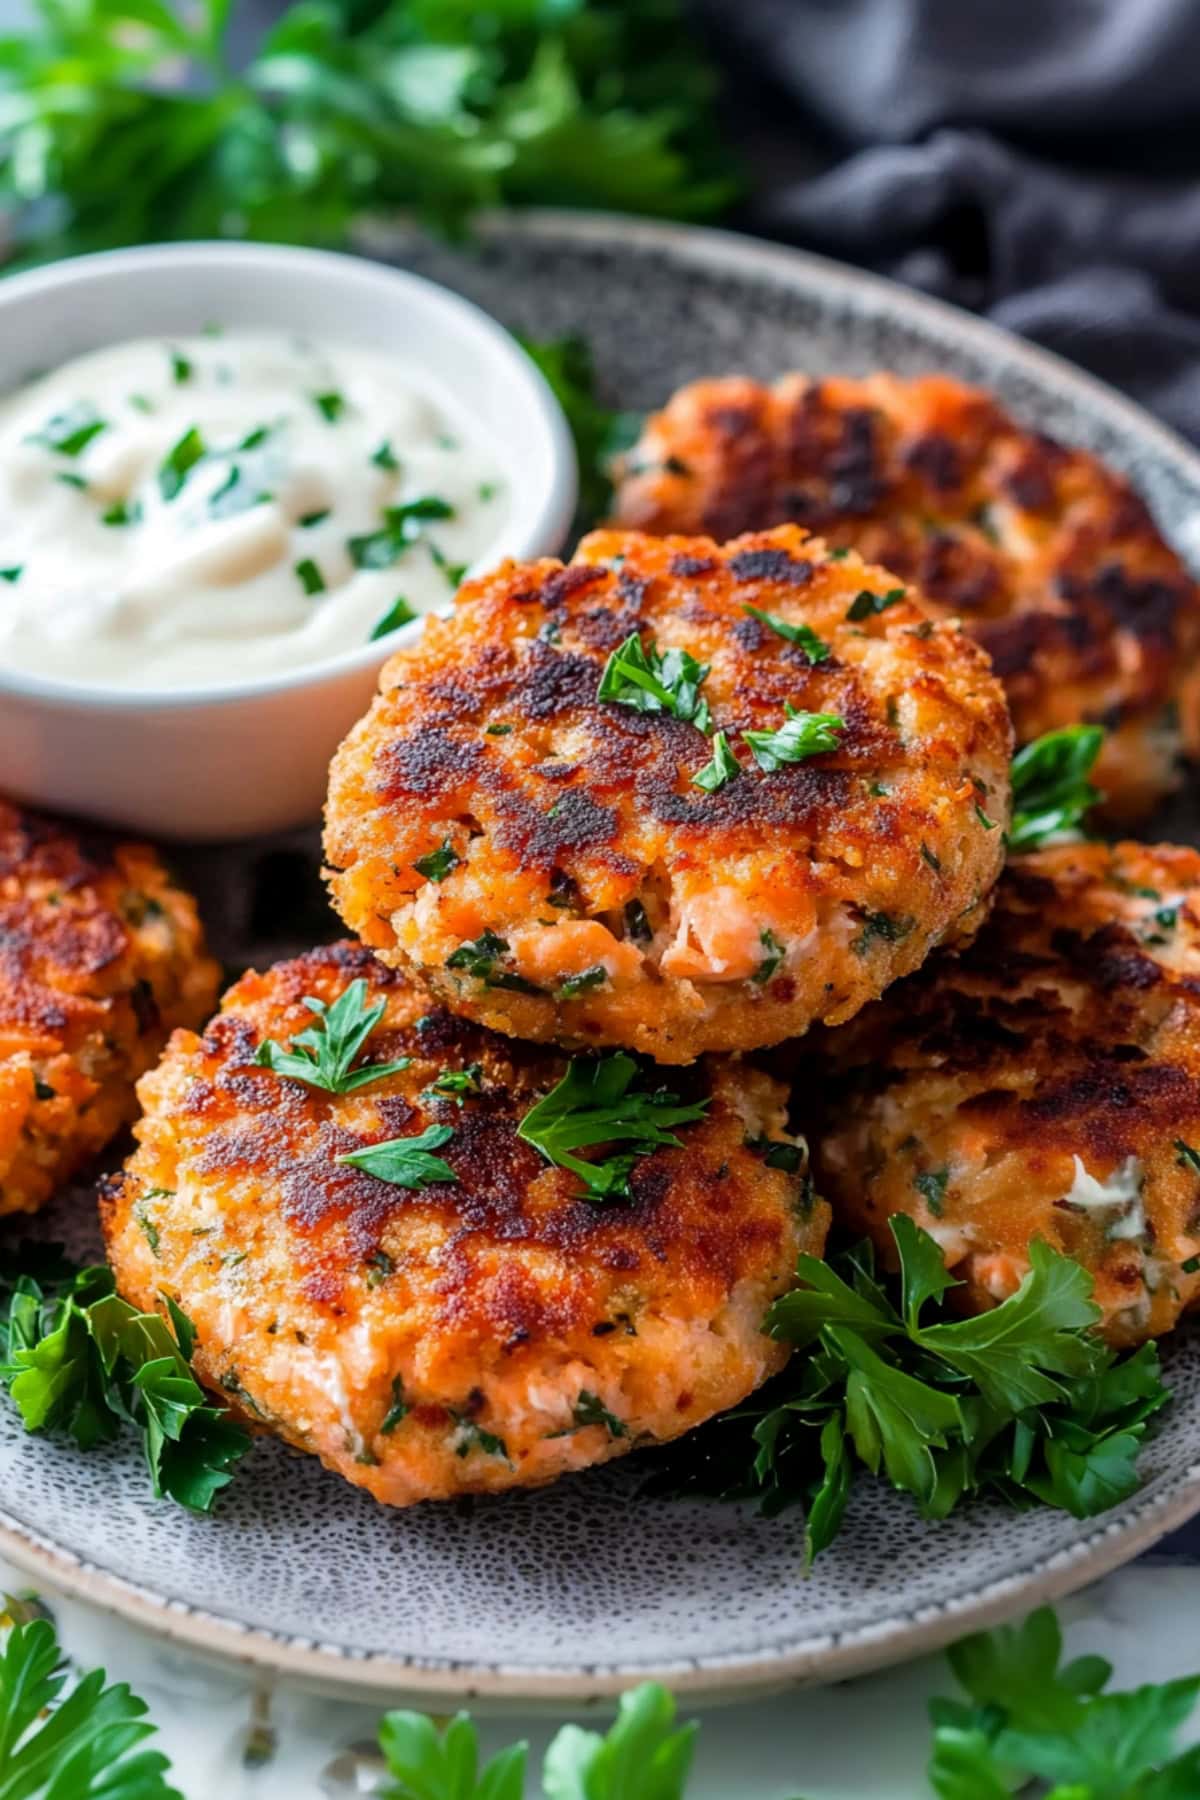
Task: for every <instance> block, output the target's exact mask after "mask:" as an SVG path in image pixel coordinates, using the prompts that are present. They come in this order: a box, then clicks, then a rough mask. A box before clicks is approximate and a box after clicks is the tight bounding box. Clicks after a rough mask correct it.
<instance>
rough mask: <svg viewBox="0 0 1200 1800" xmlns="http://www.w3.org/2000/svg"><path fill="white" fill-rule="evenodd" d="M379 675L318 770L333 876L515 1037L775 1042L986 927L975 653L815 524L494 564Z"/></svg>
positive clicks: (362, 927)
mask: <svg viewBox="0 0 1200 1800" xmlns="http://www.w3.org/2000/svg"><path fill="white" fill-rule="evenodd" d="M806 644H807V647H806ZM660 659H661V660H660ZM688 659H694V661H690V662H689V660H688ZM655 668H657V669H658V670H659V675H658V676H657V677H656V676H655V675H654V673H653V671H654V669H655ZM630 671H632V673H630ZM648 672H649V673H648ZM654 680H658V681H659V694H660V695H661V693H662V691H663V689H664V684H671V683H674V687H673V690H672V693H673V695H674V696H675V697H674V698H673V699H672V704H673V705H674V706H675V707H676V709H677V710H676V711H675V712H672V711H670V710H666V709H665V707H664V709H663V710H657V711H655V710H639V708H638V704H637V703H639V702H640V703H645V702H646V701H647V700H649V701H650V703H651V705H658V704H659V703H660V702H659V699H657V698H656V697H655V694H654V693H653V692H651V693H650V694H647V689H646V683H647V681H650V682H651V683H652V682H653V681H654ZM614 682H615V683H616V684H617V686H618V690H619V697H605V698H603V699H602V698H600V697H599V696H600V694H601V692H602V691H603V692H604V693H605V695H606V696H608V695H610V694H612V692H613V688H614ZM380 687H381V692H380V695H379V697H378V698H377V699H376V701H375V703H374V705H373V706H372V708H371V710H370V712H369V713H368V714H367V716H366V717H365V718H364V719H363V720H361V721H360V723H359V724H358V725H357V726H356V727H355V729H354V730H353V731H352V732H351V734H350V736H349V737H348V738H347V740H346V742H345V743H344V744H343V745H342V748H341V749H340V751H339V752H338V754H337V756H336V757H335V759H334V762H333V766H332V769H331V772H330V788H329V802H328V807H327V812H326V820H327V829H326V839H325V847H326V856H327V859H328V862H329V863H330V865H331V874H330V882H331V886H332V890H333V898H334V904H335V906H336V907H337V909H338V911H339V912H340V913H341V915H342V917H343V919H345V921H346V923H347V924H348V925H349V926H350V927H351V928H352V929H353V930H354V931H356V932H357V933H358V935H359V936H360V937H361V938H363V940H364V941H365V942H366V943H368V944H370V945H372V946H373V947H374V948H375V949H376V950H378V952H379V953H380V955H381V956H382V957H383V958H384V960H385V961H389V962H393V963H395V964H397V965H399V966H402V967H406V968H408V969H411V970H414V971H416V972H418V973H419V974H420V975H421V976H422V977H423V978H424V979H425V981H426V982H427V983H428V984H429V986H430V987H431V988H432V989H433V990H434V991H435V992H436V993H437V994H438V996H439V997H440V998H441V999H442V1000H444V1001H445V1003H446V1005H448V1006H450V1007H451V1008H453V1010H454V1011H456V1012H459V1013H463V1014H466V1015H467V1016H469V1017H472V1018H476V1019H479V1020H480V1021H481V1022H482V1023H483V1024H486V1025H488V1026H491V1027H493V1028H494V1029H496V1030H500V1031H508V1032H511V1033H512V1034H513V1035H514V1036H517V1037H523V1038H531V1039H534V1040H537V1041H544V1040H548V1039H552V1040H555V1041H559V1042H564V1043H570V1044H576V1045H579V1044H593V1045H598V1044H624V1045H628V1046H630V1047H631V1048H633V1049H635V1050H639V1051H645V1052H648V1053H649V1054H650V1055H652V1056H654V1057H656V1058H657V1059H658V1060H659V1061H662V1062H685V1061H688V1060H690V1059H691V1058H693V1057H695V1056H698V1055H700V1054H701V1053H702V1052H705V1051H709V1050H731V1049H750V1048H754V1047H757V1046H761V1045H765V1044H770V1043H776V1042H778V1041H780V1040H781V1039H782V1038H784V1037H787V1036H790V1035H794V1034H796V1033H798V1032H802V1031H804V1030H805V1029H806V1028H807V1027H808V1026H809V1025H810V1024H811V1023H812V1022H813V1020H815V1019H825V1020H831V1021H835V1020H841V1019H844V1018H847V1017H848V1016H849V1015H850V1014H851V1013H853V1012H855V1011H856V1010H857V1009H858V1007H860V1006H861V1005H862V1004H863V1003H864V1002H865V1001H867V1000H869V999H871V998H873V997H874V996H875V995H876V994H878V993H880V992H881V991H882V990H883V988H885V987H886V986H887V984H888V982H890V981H892V980H894V979H895V978H896V977H897V976H898V975H903V974H906V973H908V971H909V970H911V969H913V968H915V967H916V966H917V965H918V964H919V963H920V962H921V961H922V960H923V959H924V957H925V956H926V954H927V952H928V951H929V949H930V948H931V946H933V945H934V944H938V943H942V942H955V941H957V940H958V939H960V938H962V937H964V936H966V935H968V934H969V933H970V932H971V931H973V930H974V929H975V927H976V925H977V924H978V922H979V920H980V918H981V917H982V913H983V909H984V907H985V906H986V901H987V895H988V892H989V890H990V888H991V886H992V884H993V882H994V880H995V878H996V875H997V873H998V871H999V866H1000V861H1001V857H1002V853H1003V846H1002V838H1003V828H1004V826H1005V824H1006V822H1007V818H1008V807H1009V792H1008V779H1009V778H1008V761H1009V755H1010V744H1011V737H1010V727H1009V721H1008V715H1007V713H1006V711H1005V707H1004V701H1003V695H1002V693H1001V691H1000V687H999V684H998V683H997V682H996V681H995V679H994V678H993V677H992V675H991V673H990V671H989V669H988V666H987V659H986V657H984V656H983V655H982V653H981V652H980V651H979V649H978V648H977V646H976V645H974V644H972V643H971V642H970V640H969V639H968V638H966V637H965V636H964V635H963V634H962V633H961V632H960V631H959V630H958V629H957V627H956V626H955V625H953V624H951V623H948V622H944V621H943V622H939V623H935V622H934V621H933V620H932V619H930V617H929V616H928V614H927V613H926V611H925V610H924V608H923V607H922V606H921V605H920V603H919V602H918V601H917V600H916V599H915V598H914V597H913V596H912V595H910V594H908V593H907V592H906V591H905V589H904V588H903V587H902V586H899V585H897V584H896V582H895V581H894V580H893V578H892V577H891V576H890V575H889V574H888V573H887V572H886V571H885V570H883V569H878V568H873V567H870V566H869V565H867V564H865V563H863V562H861V561H860V559H859V558H858V557H857V556H856V555H853V554H847V555H844V556H842V557H840V558H837V557H834V558H831V557H830V556H829V555H828V554H827V553H826V551H825V549H824V547H823V546H822V545H821V544H820V543H819V542H816V541H814V540H811V539H809V538H808V536H807V534H806V533H805V532H803V531H800V530H798V529H797V528H796V527H795V526H785V527H783V528H781V529H780V530H778V531H774V532H763V533H759V534H757V535H754V536H749V537H744V538H740V539H738V540H737V541H736V542H734V543H731V544H726V545H724V546H718V545H717V544H715V543H713V542H711V540H709V539H705V538H667V539H658V538H649V537H642V536H637V535H633V534H628V533H620V532H595V533H593V534H592V535H591V536H590V537H588V538H586V539H585V540H584V542H583V543H582V544H581V546H580V548H579V551H578V553H577V555H576V557H575V559H574V561H573V562H571V563H570V564H568V565H567V566H566V567H565V568H564V567H563V566H562V564H560V563H558V562H552V561H549V560H547V561H544V562H539V563H533V564H528V565H517V564H513V563H509V564H506V565H505V566H503V567H502V568H500V569H498V570H497V571H496V572H495V573H494V574H492V575H489V576H486V577H484V578H483V579H482V580H479V581H473V582H468V583H467V585H466V586H465V587H464V588H463V590H462V592H461V594H460V596H459V599H458V603H457V606H456V608H455V612H454V615H453V617H452V618H450V619H447V620H431V621H430V623H429V624H428V626H427V627H426V630H425V633H424V635H423V637H422V638H421V640H420V642H419V643H418V644H417V645H415V646H414V647H413V648H412V649H410V650H405V651H403V652H401V653H400V654H399V655H397V656H395V657H393V658H392V660H391V662H390V663H388V664H387V666H386V668H385V669H384V671H383V674H382V676H381V677H380ZM630 702H633V704H631V703H630ZM796 713H799V714H800V715H812V717H806V716H800V717H797V716H794V715H795V714H796ZM709 714H710V715H711V716H706V715H709ZM680 715H690V716H680Z"/></svg>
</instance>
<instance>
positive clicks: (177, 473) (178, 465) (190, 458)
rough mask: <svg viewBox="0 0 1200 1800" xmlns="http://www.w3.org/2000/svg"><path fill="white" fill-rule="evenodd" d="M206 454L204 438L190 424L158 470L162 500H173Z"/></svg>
mask: <svg viewBox="0 0 1200 1800" xmlns="http://www.w3.org/2000/svg"><path fill="white" fill-rule="evenodd" d="M207 454H208V452H207V450H206V449H205V445H204V439H203V438H202V437H201V435H200V433H199V431H198V430H197V428H196V427H195V426H194V425H192V426H190V427H189V428H188V430H187V431H185V432H184V434H183V436H182V437H181V438H180V439H179V440H178V442H177V443H175V444H173V445H172V447H171V449H170V450H169V451H168V452H167V454H166V456H165V458H164V459H163V461H162V463H161V464H160V465H159V470H158V491H159V493H160V494H161V495H162V497H163V499H164V500H174V499H176V498H177V497H178V495H179V494H180V493H181V492H182V491H183V484H184V482H185V481H186V480H187V478H188V476H189V475H190V473H191V471H192V470H193V469H194V468H195V466H196V464H197V463H198V462H201V461H203V459H204V457H205V456H206V455H207Z"/></svg>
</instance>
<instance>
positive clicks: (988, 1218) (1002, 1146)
mask: <svg viewBox="0 0 1200 1800" xmlns="http://www.w3.org/2000/svg"><path fill="white" fill-rule="evenodd" d="M813 1056H814V1060H813V1062H812V1064H811V1065H810V1066H808V1067H807V1069H806V1072H805V1073H804V1074H803V1075H801V1077H800V1082H799V1087H798V1091H800V1092H805V1093H812V1094H818V1095H819V1110H817V1109H814V1111H813V1113H812V1116H811V1118H810V1119H809V1120H806V1121H805V1122H806V1123H808V1124H809V1126H810V1128H811V1129H812V1131H813V1132H814V1134H815V1142H814V1159H815V1166H816V1172H817V1180H818V1183H819V1184H820V1185H821V1187H822V1192H824V1193H827V1194H828V1196H829V1198H830V1200H831V1202H832V1203H833V1206H834V1211H835V1216H837V1217H839V1218H840V1219H841V1220H842V1221H843V1222H845V1223H847V1224H849V1225H850V1226H851V1227H852V1228H854V1229H855V1230H859V1231H865V1232H867V1233H869V1234H870V1236H871V1237H872V1238H873V1239H874V1240H875V1242H876V1244H877V1245H878V1246H879V1248H880V1249H881V1250H882V1251H884V1253H885V1254H887V1253H889V1252H890V1251H891V1250H892V1240H891V1234H890V1232H889V1231H888V1229H887V1220H888V1217H889V1216H890V1215H891V1214H893V1213H900V1212H903V1213H908V1214H909V1215H910V1216H911V1217H912V1218H913V1219H915V1220H916V1222H917V1224H918V1225H921V1226H923V1227H924V1229H925V1230H926V1231H928V1232H930V1233H931V1234H932V1235H933V1236H934V1237H935V1238H936V1239H937V1241H938V1243H939V1244H940V1245H941V1246H942V1249H943V1251H944V1253H945V1258H946V1263H947V1265H948V1267H949V1268H950V1269H951V1270H952V1271H953V1272H954V1274H955V1275H957V1276H958V1277H959V1278H960V1279H961V1280H962V1281H963V1282H964V1283H965V1284H966V1285H965V1288H964V1289H963V1290H961V1293H960V1296H959V1297H960V1298H961V1299H963V1300H964V1301H965V1302H966V1304H968V1305H969V1306H970V1307H971V1308H973V1309H980V1308H984V1307H987V1306H990V1305H991V1304H992V1303H993V1302H994V1301H997V1300H1001V1299H1004V1298H1005V1297H1006V1296H1007V1295H1008V1294H1010V1293H1012V1292H1013V1291H1014V1289H1015V1288H1016V1287H1017V1285H1018V1284H1019V1282H1020V1280H1021V1278H1022V1276H1023V1275H1024V1274H1025V1272H1026V1270H1027V1269H1028V1267H1029V1258H1028V1246H1029V1243H1030V1241H1031V1240H1032V1239H1034V1238H1042V1239H1044V1240H1045V1241H1046V1242H1047V1243H1048V1244H1050V1245H1052V1246H1053V1247H1054V1248H1055V1249H1056V1250H1061V1251H1064V1252H1065V1253H1067V1254H1068V1255H1070V1256H1073V1257H1076V1258H1077V1259H1078V1260H1079V1261H1080V1262H1081V1263H1083V1265H1084V1266H1085V1267H1086V1268H1087V1269H1089V1270H1090V1271H1091V1273H1092V1274H1093V1276H1094V1278H1095V1283H1096V1296H1095V1297H1096V1299H1097V1301H1098V1303H1099V1304H1100V1306H1101V1307H1102V1309H1103V1313H1104V1329H1105V1331H1106V1333H1107V1335H1108V1336H1109V1337H1110V1338H1111V1339H1112V1341H1113V1342H1114V1343H1118V1344H1132V1343H1137V1342H1139V1341H1141V1340H1142V1339H1144V1338H1147V1337H1153V1336H1155V1335H1157V1334H1158V1333H1159V1332H1162V1331H1165V1330H1167V1329H1168V1328H1169V1327H1170V1326H1172V1325H1174V1324H1175V1323H1176V1322H1177V1320H1178V1319H1179V1316H1180V1314H1181V1313H1182V1312H1183V1311H1184V1310H1185V1308H1187V1307H1189V1306H1191V1305H1192V1304H1193V1303H1194V1302H1195V1300H1196V1298H1197V1296H1198V1295H1200V1263H1197V1267H1196V1268H1193V1267H1192V1264H1193V1263H1194V1262H1196V1260H1197V1258H1198V1257H1200V853H1198V852H1197V851H1195V850H1190V849H1175V848H1173V847H1171V846H1169V845H1159V846H1156V847H1147V846H1144V845H1141V844H1118V845H1115V846H1112V847H1110V846H1107V845H1103V844H1084V845H1069V846H1065V847H1062V848H1057V849H1052V850H1043V851H1040V852H1038V853H1036V854H1034V855H1031V856H1024V857H1020V858H1017V859H1015V860H1014V861H1013V862H1012V863H1011V864H1010V865H1009V867H1008V869H1007V870H1006V872H1005V875H1004V879H1003V881H1002V882H1001V884H1000V887H999V890H998V892H997V898H996V902H995V907H994V909H993V912H992V914H991V917H990V919H989V921H988V924H987V925H986V926H985V928H984V929H983V931H981V932H980V934H979V937H978V938H977V939H976V941H975V943H974V944H973V945H972V946H971V948H970V949H969V950H966V951H964V952H963V953H962V954H961V955H958V956H943V957H939V958H937V959H936V960H934V961H931V962H930V963H928V964H927V965H926V967H925V968H924V969H923V970H922V971H921V972H920V974H919V975H916V976H914V977H913V978H912V979H911V980H909V981H906V982H902V983H900V984H899V985H898V986H897V987H896V988H894V989H893V990H892V992H891V993H889V994H888V995H887V996H886V997H885V999H884V1000H882V1001H881V1002H880V1003H879V1004H878V1005H877V1006H873V1007H870V1008H868V1009H867V1010H866V1011H865V1012H863V1013H861V1014H860V1015H859V1017H858V1018H857V1019H855V1020H854V1021H853V1023H852V1024H850V1025H847V1026H845V1027H843V1028H842V1029H841V1030H840V1031H835V1032H830V1033H829V1034H827V1035H823V1036H822V1039H821V1041H820V1043H819V1044H818V1045H816V1046H815V1047H814V1052H813Z"/></svg>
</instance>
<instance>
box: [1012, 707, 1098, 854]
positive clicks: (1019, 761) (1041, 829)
mask: <svg viewBox="0 0 1200 1800" xmlns="http://www.w3.org/2000/svg"><path fill="white" fill-rule="evenodd" d="M1103 743H1104V727H1103V726H1102V725H1068V726H1067V727H1066V728H1065V729H1064V730H1062V731H1048V732H1047V733H1046V734H1045V736H1044V737H1040V738H1035V739H1034V741H1033V743H1032V744H1026V746H1025V748H1024V749H1023V750H1018V752H1017V754H1016V755H1015V756H1014V757H1013V765H1012V784H1013V815H1012V824H1011V826H1010V827H1009V832H1008V847H1009V849H1010V850H1011V851H1021V850H1036V849H1037V848H1038V847H1039V846H1040V845H1042V844H1069V843H1074V842H1076V841H1077V840H1078V839H1079V838H1080V837H1081V836H1082V835H1083V834H1082V831H1081V829H1080V827H1081V826H1082V823H1083V818H1084V815H1085V813H1086V812H1087V811H1088V809H1089V807H1092V806H1094V805H1095V803H1096V801H1097V800H1099V799H1101V798H1102V796H1101V794H1100V791H1099V789H1098V788H1095V787H1093V786H1092V783H1091V781H1090V780H1089V777H1090V775H1091V773H1092V770H1093V769H1094V768H1095V766H1096V758H1097V757H1098V756H1099V754H1100V749H1101V746H1102V744H1103Z"/></svg>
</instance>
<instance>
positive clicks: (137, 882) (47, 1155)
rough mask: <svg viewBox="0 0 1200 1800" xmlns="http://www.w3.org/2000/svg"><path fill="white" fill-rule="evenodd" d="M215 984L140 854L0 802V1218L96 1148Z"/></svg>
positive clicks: (198, 1014)
mask: <svg viewBox="0 0 1200 1800" xmlns="http://www.w3.org/2000/svg"><path fill="white" fill-rule="evenodd" d="M218 985H219V971H218V969H217V965H216V963H215V962H213V961H212V960H211V959H210V958H209V957H208V956H206V955H205V951H204V937H203V933H202V931H201V927H200V922H199V919H198V917H197V914H196V905H195V902H194V900H193V899H192V898H191V896H190V895H189V894H185V893H184V892H183V891H182V890H181V889H180V888H178V887H177V886H176V885H175V884H174V882H173V881H172V880H171V878H170V876H169V875H168V874H167V872H166V870H165V869H164V868H163V866H162V864H161V862H160V861H159V860H158V858H157V856H156V855H155V854H154V852H153V851H152V850H150V849H147V848H146V847H145V846H144V845H140V844H120V843H114V842H110V841H108V840H106V839H104V838H103V837H101V836H100V835H99V834H98V833H94V832H89V833H86V834H79V833H76V832H74V831H72V830H69V829H68V828H67V827H66V826H63V825H61V824H57V823H55V822H53V821H51V820H48V819H43V818H40V817H38V816H37V815H35V814H33V813H30V812H25V811H22V810H21V809H20V808H18V807H16V806H12V805H10V804H9V803H8V802H6V801H3V800H0V1213H17V1212H34V1211H36V1209H37V1208H38V1207H39V1206H41V1205H42V1204H43V1202H45V1201H46V1200H48V1199H49V1198H50V1196H51V1194H52V1193H53V1192H54V1190H55V1188H56V1187H58V1186H59V1185H61V1184H62V1183H63V1182H65V1181H67V1180H69V1179H70V1177H71V1176H72V1175H73V1174H75V1173H76V1172H77V1170H79V1169H80V1168H81V1167H82V1166H83V1165H84V1164H85V1163H86V1162H87V1161H89V1159H90V1158H92V1157H94V1156H96V1155H97V1154H98V1153H99V1152H100V1151H101V1150H103V1148H104V1146H105V1145H106V1144H107V1143H108V1142H109V1140H110V1139H111V1138H112V1137H113V1136H114V1134H115V1133H116V1132H117V1131H118V1130H119V1129H120V1127H121V1126H122V1125H125V1124H127V1123H128V1122H129V1120H130V1119H132V1118H133V1117H134V1115H135V1114H136V1112H137V1102H136V1099H135V1097H134V1083H135V1081H136V1080H137V1077H138V1076H139V1075H140V1074H141V1073H142V1072H143V1070H145V1069H147V1068H149V1066H150V1064H151V1063H153V1062H154V1061H155V1059H156V1058H157V1056H158V1054H159V1052H160V1051H161V1050H162V1047H163V1045H164V1044H165V1043H166V1041H167V1038H168V1037H169V1035H170V1033H171V1031H172V1030H173V1029H174V1027H175V1026H176V1025H199V1024H201V1023H202V1022H203V1021H204V1019H206V1018H207V1016H208V1014H209V1013H210V1012H211V1011H212V1008H213V1006H214V1005H215V1004H216V997H217V990H218Z"/></svg>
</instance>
